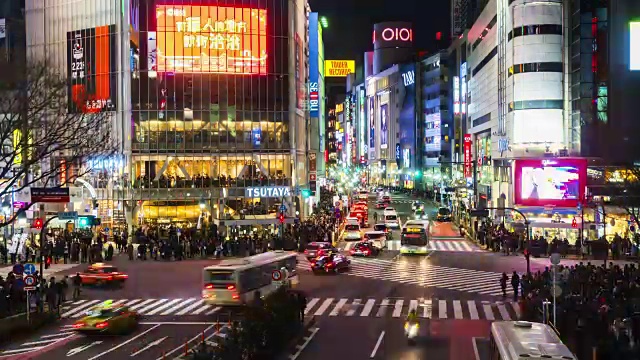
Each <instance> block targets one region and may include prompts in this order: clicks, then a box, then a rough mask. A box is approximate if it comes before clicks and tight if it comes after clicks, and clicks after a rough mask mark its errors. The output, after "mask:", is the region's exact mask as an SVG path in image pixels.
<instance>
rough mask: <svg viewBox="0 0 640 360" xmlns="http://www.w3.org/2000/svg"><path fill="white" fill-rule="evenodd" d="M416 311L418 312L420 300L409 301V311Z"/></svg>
mask: <svg viewBox="0 0 640 360" xmlns="http://www.w3.org/2000/svg"><path fill="white" fill-rule="evenodd" d="M413 309H416V310H418V300H411V301H409V311H411V310H413Z"/></svg>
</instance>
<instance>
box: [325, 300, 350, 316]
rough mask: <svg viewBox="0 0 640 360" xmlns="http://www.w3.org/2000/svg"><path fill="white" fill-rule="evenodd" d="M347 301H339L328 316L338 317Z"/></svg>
mask: <svg viewBox="0 0 640 360" xmlns="http://www.w3.org/2000/svg"><path fill="white" fill-rule="evenodd" d="M347 301H349V299H340V300H339V301H338V303H337V304H336V306H335V307H334V308H333V310H331V312H330V313H329V316H338V314H339V313H340V310H342V307H343V306H344V304H346V303H347Z"/></svg>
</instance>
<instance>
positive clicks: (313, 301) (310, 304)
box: [304, 298, 320, 315]
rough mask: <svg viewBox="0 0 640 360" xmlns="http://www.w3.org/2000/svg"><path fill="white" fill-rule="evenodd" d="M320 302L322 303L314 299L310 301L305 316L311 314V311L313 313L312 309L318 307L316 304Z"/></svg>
mask: <svg viewBox="0 0 640 360" xmlns="http://www.w3.org/2000/svg"><path fill="white" fill-rule="evenodd" d="M318 301H320V299H318V298H313V299H311V301H309V302H308V303H307V307H306V308H305V309H304V314H305V315H306V314H308V313H309V311H311V309H312V308H313V307H314V306H316V304H317V303H318Z"/></svg>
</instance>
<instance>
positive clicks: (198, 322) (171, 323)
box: [140, 321, 218, 335]
mask: <svg viewBox="0 0 640 360" xmlns="http://www.w3.org/2000/svg"><path fill="white" fill-rule="evenodd" d="M216 324H218V323H217V322H212V321H144V322H141V323H140V325H216ZM200 335H202V334H200Z"/></svg>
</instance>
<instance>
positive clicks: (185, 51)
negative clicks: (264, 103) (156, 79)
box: [156, 5, 267, 75]
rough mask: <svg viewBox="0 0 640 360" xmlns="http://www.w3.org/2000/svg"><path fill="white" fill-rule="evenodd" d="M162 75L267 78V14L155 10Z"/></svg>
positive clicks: (206, 8)
mask: <svg viewBox="0 0 640 360" xmlns="http://www.w3.org/2000/svg"><path fill="white" fill-rule="evenodd" d="M156 23H157V39H156V46H157V53H158V54H157V68H158V70H157V71H159V72H186V73H189V72H192V73H227V74H262V75H264V74H266V73H267V50H266V49H267V11H266V10H263V9H250V8H234V7H220V6H189V5H184V6H181V7H176V6H169V5H157V6H156Z"/></svg>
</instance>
